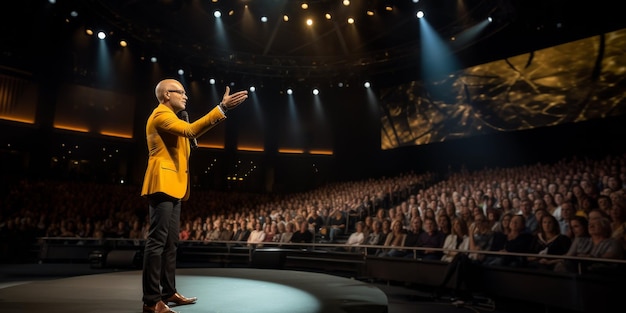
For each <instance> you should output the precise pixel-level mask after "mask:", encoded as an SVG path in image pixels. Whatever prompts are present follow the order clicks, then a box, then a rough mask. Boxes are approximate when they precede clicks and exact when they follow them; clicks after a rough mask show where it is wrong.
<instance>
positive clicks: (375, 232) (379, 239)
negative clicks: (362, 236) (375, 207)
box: [366, 220, 386, 255]
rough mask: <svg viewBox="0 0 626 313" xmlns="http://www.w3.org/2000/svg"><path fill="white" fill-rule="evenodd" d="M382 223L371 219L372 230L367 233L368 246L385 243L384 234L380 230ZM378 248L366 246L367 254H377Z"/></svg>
mask: <svg viewBox="0 0 626 313" xmlns="http://www.w3.org/2000/svg"><path fill="white" fill-rule="evenodd" d="M382 227H383V223H382V222H381V221H379V220H374V221H372V230H371V231H370V232H369V234H368V235H367V244H368V245H370V246H382V245H383V244H384V243H385V237H386V236H385V234H383V232H382ZM379 249H380V248H373V247H367V249H366V252H367V255H377V254H378V253H377V252H379Z"/></svg>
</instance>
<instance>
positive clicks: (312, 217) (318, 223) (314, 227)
mask: <svg viewBox="0 0 626 313" xmlns="http://www.w3.org/2000/svg"><path fill="white" fill-rule="evenodd" d="M307 223H308V224H309V231H311V232H312V233H313V234H318V233H320V229H321V228H322V227H324V226H325V225H324V219H323V218H322V217H321V216H320V215H319V212H318V211H317V209H316V208H313V209H312V210H311V213H310V214H309V216H307Z"/></svg>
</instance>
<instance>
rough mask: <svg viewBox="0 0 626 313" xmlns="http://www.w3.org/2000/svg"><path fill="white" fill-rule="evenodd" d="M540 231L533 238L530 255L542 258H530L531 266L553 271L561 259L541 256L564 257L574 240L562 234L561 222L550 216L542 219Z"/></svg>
mask: <svg viewBox="0 0 626 313" xmlns="http://www.w3.org/2000/svg"><path fill="white" fill-rule="evenodd" d="M539 229H540V231H539V233H537V234H536V235H534V236H533V241H532V243H531V245H530V253H536V254H538V255H540V256H537V257H528V261H529V266H530V267H533V268H543V269H549V270H552V269H553V268H554V266H555V264H557V263H558V262H559V259H556V258H542V257H541V255H563V254H565V253H567V251H568V250H569V247H570V246H571V244H572V240H571V239H570V238H569V237H567V236H565V235H563V234H561V229H560V228H559V222H558V221H557V219H556V217H554V216H552V215H550V214H547V215H544V216H543V217H541V220H540V221H539Z"/></svg>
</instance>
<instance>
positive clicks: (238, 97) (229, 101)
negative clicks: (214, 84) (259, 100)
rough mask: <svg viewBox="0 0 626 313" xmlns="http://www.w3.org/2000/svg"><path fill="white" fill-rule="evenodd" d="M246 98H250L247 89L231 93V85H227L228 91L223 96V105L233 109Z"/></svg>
mask: <svg viewBox="0 0 626 313" xmlns="http://www.w3.org/2000/svg"><path fill="white" fill-rule="evenodd" d="M246 99H248V91H247V90H242V91H237V92H235V93H233V94H232V95H231V94H230V87H228V86H226V92H225V93H224V97H222V106H223V107H224V108H225V109H227V110H232V109H234V108H235V107H237V106H238V105H239V104H241V103H242V102H243V101H244V100H246Z"/></svg>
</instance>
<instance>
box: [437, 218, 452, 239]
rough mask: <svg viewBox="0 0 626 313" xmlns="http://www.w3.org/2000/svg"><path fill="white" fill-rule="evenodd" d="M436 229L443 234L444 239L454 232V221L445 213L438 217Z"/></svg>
mask: <svg viewBox="0 0 626 313" xmlns="http://www.w3.org/2000/svg"><path fill="white" fill-rule="evenodd" d="M436 221H437V224H436V228H437V229H438V230H439V231H440V232H442V233H443V236H444V238H445V237H446V236H448V235H449V234H450V233H451V232H452V221H451V220H450V217H449V216H448V215H446V214H445V213H440V214H439V215H437V220H436Z"/></svg>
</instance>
